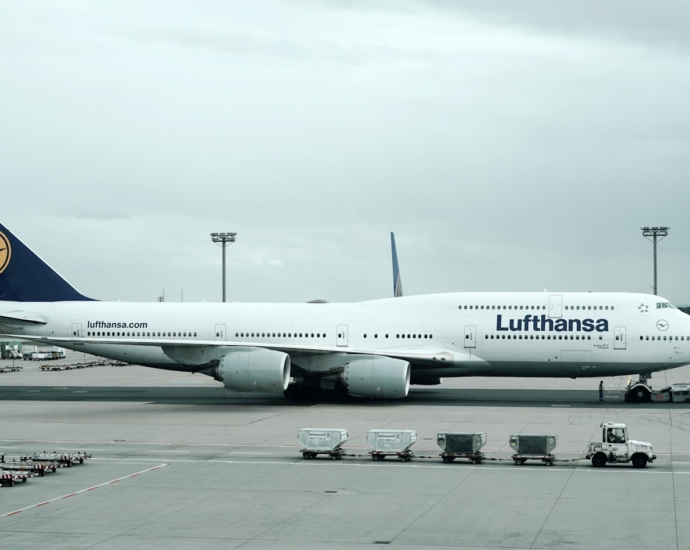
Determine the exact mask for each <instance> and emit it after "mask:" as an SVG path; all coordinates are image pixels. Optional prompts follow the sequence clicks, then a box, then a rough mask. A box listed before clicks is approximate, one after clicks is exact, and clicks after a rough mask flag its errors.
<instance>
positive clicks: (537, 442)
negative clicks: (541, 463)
mask: <svg viewBox="0 0 690 550" xmlns="http://www.w3.org/2000/svg"><path fill="white" fill-rule="evenodd" d="M557 444H558V436H557V435H554V434H550V435H549V434H516V435H511V436H510V446H511V447H512V448H513V450H515V452H516V453H517V454H519V455H539V456H546V455H550V454H551V451H553V450H554V449H555V448H556V445H557Z"/></svg>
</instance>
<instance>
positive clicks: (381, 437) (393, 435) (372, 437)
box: [367, 430, 417, 453]
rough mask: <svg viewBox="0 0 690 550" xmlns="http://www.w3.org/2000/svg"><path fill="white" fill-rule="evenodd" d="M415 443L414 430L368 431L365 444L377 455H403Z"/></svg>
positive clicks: (415, 434)
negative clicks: (377, 453)
mask: <svg viewBox="0 0 690 550" xmlns="http://www.w3.org/2000/svg"><path fill="white" fill-rule="evenodd" d="M416 441H417V431H416V430H369V432H367V442H368V443H369V445H371V446H372V447H373V448H374V451H375V452H379V453H404V452H405V451H407V450H408V449H409V448H410V447H412V445H414V444H415V442H416Z"/></svg>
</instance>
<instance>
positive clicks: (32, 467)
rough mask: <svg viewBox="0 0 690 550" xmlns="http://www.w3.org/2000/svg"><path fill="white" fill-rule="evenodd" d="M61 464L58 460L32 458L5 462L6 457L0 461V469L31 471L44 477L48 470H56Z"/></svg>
mask: <svg viewBox="0 0 690 550" xmlns="http://www.w3.org/2000/svg"><path fill="white" fill-rule="evenodd" d="M59 467H60V465H59V464H58V463H57V462H34V461H32V460H28V461H24V462H17V461H16V460H13V461H12V462H5V461H4V457H3V460H2V461H1V462H0V470H5V471H12V472H29V473H31V474H32V475H35V476H39V477H43V476H45V475H46V473H47V472H53V473H54V472H56V471H57V469H58V468H59Z"/></svg>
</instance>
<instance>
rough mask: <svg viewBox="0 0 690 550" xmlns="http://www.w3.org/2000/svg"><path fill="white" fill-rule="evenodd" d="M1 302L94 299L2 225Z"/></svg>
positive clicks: (0, 242)
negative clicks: (78, 289)
mask: <svg viewBox="0 0 690 550" xmlns="http://www.w3.org/2000/svg"><path fill="white" fill-rule="evenodd" d="M0 300H2V301H8V302H61V301H74V300H91V298H87V297H86V296H83V295H82V294H79V292H77V291H76V290H75V288H74V287H73V286H72V285H70V284H69V283H68V282H67V281H65V280H64V279H63V278H62V277H60V275H58V274H57V273H56V272H55V271H54V270H53V268H51V267H50V266H49V265H48V264H47V263H45V262H44V261H43V260H41V258H39V257H38V256H36V254H34V253H33V252H32V251H31V250H30V249H29V248H28V247H27V246H26V245H25V244H24V243H23V242H21V241H20V240H19V239H18V238H17V237H15V236H14V235H13V234H12V233H10V231H9V230H8V229H7V228H6V227H5V226H4V225H2V224H0Z"/></svg>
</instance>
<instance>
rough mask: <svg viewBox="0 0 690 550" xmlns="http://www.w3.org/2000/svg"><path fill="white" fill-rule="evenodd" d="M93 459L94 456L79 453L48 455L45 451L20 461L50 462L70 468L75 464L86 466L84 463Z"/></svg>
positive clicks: (21, 458) (53, 453) (22, 458)
mask: <svg viewBox="0 0 690 550" xmlns="http://www.w3.org/2000/svg"><path fill="white" fill-rule="evenodd" d="M89 458H93V455H90V454H87V453H82V452H78V453H76V454H69V453H64V454H60V453H56V452H52V453H47V452H45V451H43V452H42V453H34V454H32V455H31V456H22V457H20V460H21V461H23V462H30V461H31V462H44V463H45V462H49V463H55V464H59V465H60V467H66V468H70V467H71V466H72V465H73V464H84V461H85V460H87V459H89Z"/></svg>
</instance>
